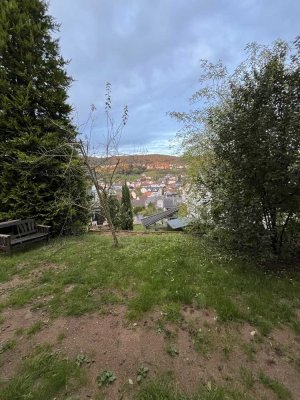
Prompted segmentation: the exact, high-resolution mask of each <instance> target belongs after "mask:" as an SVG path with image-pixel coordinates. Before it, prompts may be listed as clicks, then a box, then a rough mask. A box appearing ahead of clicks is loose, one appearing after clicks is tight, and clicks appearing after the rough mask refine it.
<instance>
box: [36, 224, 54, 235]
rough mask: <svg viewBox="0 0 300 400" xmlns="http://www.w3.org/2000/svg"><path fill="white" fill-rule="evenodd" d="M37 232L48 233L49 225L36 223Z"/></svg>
mask: <svg viewBox="0 0 300 400" xmlns="http://www.w3.org/2000/svg"><path fill="white" fill-rule="evenodd" d="M36 228H37V230H38V232H41V233H50V229H51V226H48V225H36Z"/></svg>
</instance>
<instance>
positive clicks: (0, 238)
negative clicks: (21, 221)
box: [0, 234, 11, 249]
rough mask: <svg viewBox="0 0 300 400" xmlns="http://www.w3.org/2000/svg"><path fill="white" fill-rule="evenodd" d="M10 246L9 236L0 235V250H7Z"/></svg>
mask: <svg viewBox="0 0 300 400" xmlns="http://www.w3.org/2000/svg"><path fill="white" fill-rule="evenodd" d="M10 245H11V235H1V234H0V248H1V249H9V248H10Z"/></svg>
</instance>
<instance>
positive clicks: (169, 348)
mask: <svg viewBox="0 0 300 400" xmlns="http://www.w3.org/2000/svg"><path fill="white" fill-rule="evenodd" d="M166 353H167V354H169V356H171V357H176V356H178V354H179V351H178V350H177V349H176V347H175V346H172V345H171V344H168V345H167V346H166Z"/></svg>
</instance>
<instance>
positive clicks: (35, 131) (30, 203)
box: [0, 0, 88, 233]
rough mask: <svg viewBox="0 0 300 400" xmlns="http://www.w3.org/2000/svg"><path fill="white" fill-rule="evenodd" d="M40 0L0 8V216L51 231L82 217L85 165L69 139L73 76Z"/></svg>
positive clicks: (68, 227) (7, 0)
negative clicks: (25, 220) (30, 220)
mask: <svg viewBox="0 0 300 400" xmlns="http://www.w3.org/2000/svg"><path fill="white" fill-rule="evenodd" d="M57 29H58V25H57V24H56V23H55V22H54V20H53V18H52V17H51V16H49V15H47V5H46V3H45V2H44V1H42V0H2V1H1V8H0V187H1V191H0V219H1V220H6V219H9V218H24V217H29V216H30V217H35V218H36V219H37V220H38V221H39V222H42V223H45V224H49V225H51V226H52V227H53V231H54V232H56V233H58V232H64V233H69V232H73V231H74V230H77V229H78V228H80V227H82V226H83V225H85V224H86V222H87V219H88V213H87V206H88V196H87V190H86V189H87V188H86V179H85V172H84V169H83V166H82V163H81V160H80V158H79V157H78V156H77V153H76V150H75V149H74V148H73V147H72V146H70V142H71V141H73V140H74V138H75V137H76V133H75V129H74V127H73V125H72V124H71V120H70V112H71V107H70V105H69V104H68V103H67V89H68V88H69V86H70V84H71V81H72V80H71V78H70V77H69V76H68V75H67V73H66V71H65V66H66V61H65V60H64V59H63V58H62V57H61V56H60V54H59V44H58V41H57V40H54V39H53V38H52V36H51V35H52V32H53V31H55V30H57Z"/></svg>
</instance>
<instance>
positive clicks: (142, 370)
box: [136, 365, 149, 383]
mask: <svg viewBox="0 0 300 400" xmlns="http://www.w3.org/2000/svg"><path fill="white" fill-rule="evenodd" d="M148 372H149V368H148V367H145V366H144V365H141V366H140V367H139V368H138V369H137V371H136V381H137V382H138V383H141V381H142V380H143V379H146V378H147V376H148Z"/></svg>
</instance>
